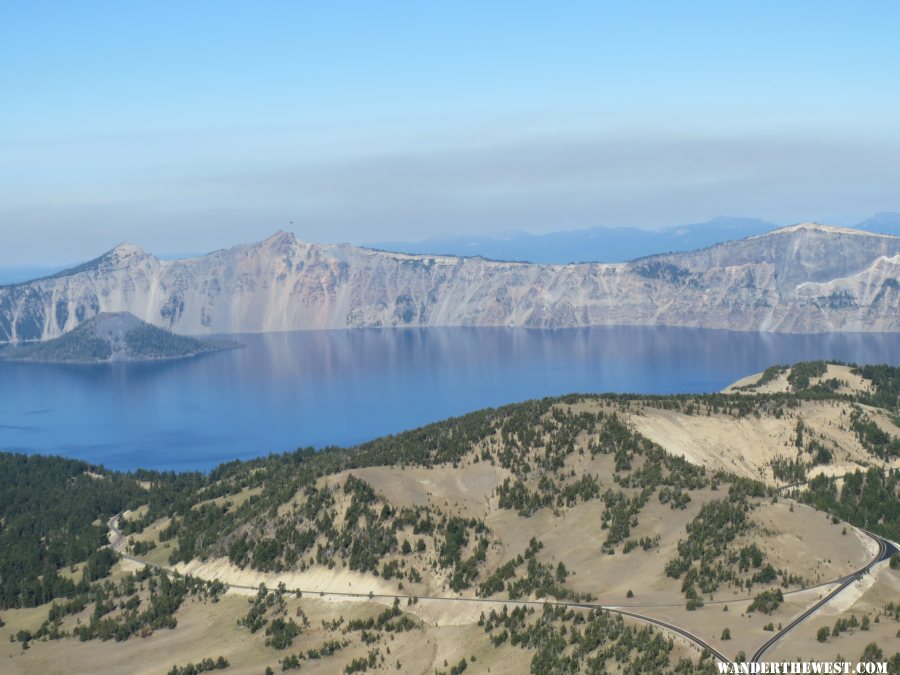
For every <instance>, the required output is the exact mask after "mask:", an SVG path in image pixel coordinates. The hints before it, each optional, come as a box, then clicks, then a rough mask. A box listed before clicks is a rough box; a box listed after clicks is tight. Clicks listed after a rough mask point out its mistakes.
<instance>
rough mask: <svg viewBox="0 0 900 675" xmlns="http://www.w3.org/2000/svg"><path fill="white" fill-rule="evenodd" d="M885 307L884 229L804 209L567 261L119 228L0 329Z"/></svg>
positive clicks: (765, 314) (752, 322)
mask: <svg viewBox="0 0 900 675" xmlns="http://www.w3.org/2000/svg"><path fill="white" fill-rule="evenodd" d="M898 310H900V237H894V236H890V235H884V234H873V233H870V232H864V231H861V230H854V229H847V228H836V227H828V226H825V225H818V224H814V223H804V224H800V225H794V226H791V227H785V228H781V229H778V230H774V231H772V232H768V233H766V234H762V235H757V236H753V237H749V238H746V239H741V240H738V241H732V242H726V243H723V244H716V245H714V246H710V247H707V248H702V249H699V250H696V251H690V252H683V253H671V254H665V255H657V256H651V257H646V258H641V259H638V260H635V261H632V262H627V263H583V264H569V265H539V264H533V263H515V262H497V261H491V260H485V259H484V258H463V257H457V256H441V255H408V254H403V253H389V252H384V251H376V250H372V249H366V248H360V247H356V246H351V245H349V244H334V245H333V244H327V245H324V244H313V243H308V242H301V241H298V240H297V239H296V238H295V237H294V235H292V234H290V233H285V232H279V233H277V234H276V235H274V236H272V237H270V238H268V239H266V240H265V241H263V242H260V243H258V244H247V245H241V246H235V247H234V248H231V249H228V250H223V251H217V252H214V253H210V254H209V255H206V256H203V257H199V258H190V259H184V260H159V259H158V258H156V257H154V256H152V255H150V254H148V253H145V252H144V251H142V250H140V249H139V248H137V247H135V246H131V245H127V244H123V245H121V246H118V247H116V248H115V249H113V250H111V251H109V252H108V253H106V254H104V255H103V256H101V257H99V258H97V259H95V260H92V261H90V262H87V263H85V264H83V265H79V266H77V267H75V268H72V269H70V270H66V271H63V272H59V273H57V274H54V275H52V276H49V277H46V278H43V279H37V280H34V281H30V282H26V283H21V284H15V285H10V286H4V287H0V342H3V341H6V342H19V341H29V340H47V339H50V338H55V337H58V336H59V335H62V334H63V333H66V332H68V331H70V330H72V329H73V328H75V327H76V326H78V325H80V324H81V323H83V322H84V321H87V320H88V319H91V318H92V317H95V316H97V315H98V314H101V313H103V312H130V313H131V314H134V315H135V316H137V317H138V318H139V319H141V320H143V321H146V322H148V323H150V324H153V325H156V326H159V327H162V328H166V329H170V330H173V331H175V332H178V333H182V334H188V335H200V334H216V333H240V332H265V331H282V330H301V329H334V328H351V327H363V326H378V327H380V326H384V327H388V326H526V327H532V328H566V327H573V326H592V325H650V326H653V325H669V326H692V327H701V328H723V329H731V330H744V331H773V332H798V333H816V332H833V331H898V330H900V311H898Z"/></svg>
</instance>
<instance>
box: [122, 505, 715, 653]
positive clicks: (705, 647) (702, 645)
mask: <svg viewBox="0 0 900 675" xmlns="http://www.w3.org/2000/svg"><path fill="white" fill-rule="evenodd" d="M120 516H121V514H117V515H115V516H113V517H112V518H110V519H109V520H108V521H107V525H108V527H109V529H110V531H111V532H112V533H113V535H114V537H113V541H112V542H111V546H112V548H113V549H116V550H117V551H118V549H117V548H116V547H117V544H118V543H119V542H120V541H121V540H122V537H123V536H124V535H123V533H122V531H121V530H120V529H119V527H118V521H119V517H120ZM118 553H119V555H120V556H121V557H123V558H125V559H126V560H131V561H132V562H135V563H138V564H140V565H148V566H150V567H153V568H156V569H158V570H161V571H164V572H171V571H173V570H172V569H171V568H169V567H167V566H165V565H160V564H158V563H152V562H148V561H146V560H141V559H140V558H137V557H135V556H133V555H129V554H127V553H123V552H121V551H118ZM225 587H226V588H237V589H241V590H249V591H256V590H258V589H259V586H246V585H242V584H225ZM286 591H287V592H288V593H300V594H303V595H309V596H316V595H319V596H324V595H328V596H332V597H339V598H366V599H375V598H379V599H385V600H410V599H413V598H415V599H418V600H432V601H438V602H469V603H475V604H481V605H487V606H502V605H507V606H510V605H511V606H519V605H526V606H533V607H543V606H544V605H552V606H554V607H570V608H573V609H589V610H590V609H602V610H606V611H607V612H611V613H613V614H620V615H622V616H627V617H630V618H633V619H637V620H638V621H643V622H644V623H649V624H652V625H654V626H656V627H658V628H662V629H664V630H667V631H670V632H672V633H675V634H676V635H678V636H680V637H683V638H685V639H687V640H688V641H689V642H692V643H693V644H694V645H696V646H697V647H699V649H700V651H701V652H703V651H707V652H709V653H710V654H712V655H713V657H715V658H716V659H718V660H719V661H723V662H729V661H730V660H731V659H729V658H728V657H727V656H725V655H724V654H723V653H722V652H720V651H719V650H717V649H716V648H715V647H713V646H712V645H710V644H709V643H707V642H704V641H703V639H702V638H699V637H697V636H696V635H694V634H693V633H691V632H690V631H688V630H685V629H684V628H680V627H679V626H676V625H674V624H671V623H668V622H667V621H662V620H661V619H654V618H652V617H649V616H644V615H642V614H637V613H635V612H629V611H628V610H625V609H622V608H619V607H615V606H606V605H599V604H594V603H589V602H563V601H556V600H553V601H550V600H547V601H544V600H491V599H486V598H451V597H446V596H436V595H394V594H390V593H387V594H385V593H349V592H341V591H314V590H304V589H301V588H288V589H286Z"/></svg>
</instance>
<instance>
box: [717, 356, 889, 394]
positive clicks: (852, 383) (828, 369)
mask: <svg viewBox="0 0 900 675" xmlns="http://www.w3.org/2000/svg"><path fill="white" fill-rule="evenodd" d="M852 370H853V369H852V368H851V367H850V366H838V365H834V364H831V363H829V364H828V365H826V366H825V374H824V375H822V376H820V377H813V378H811V379H810V384H811V385H816V384H819V383H821V382H824V381H825V380H830V379H835V378H836V379H838V380H841V381H842V382H844V383H845V384H844V385H843V386H842V387H841V388H840V389H838V390H837V393H839V394H851V393H858V392H868V391H871V390H872V383H871V382H869V381H868V380H866V379H865V378H863V377H861V376H860V375H858V374H856V373H854V372H852ZM789 374H790V369H787V370H785V371H784V372H783V373H779V374H778V376H776V377H775V378H774V379H772V380H770V381H769V382H766V383H765V384H763V385H759V386H757V385H756V383H757V382H759V380H760V379H761V378H762V376H763V373H754V374H753V375H748V376H747V377H742V378H741V379H740V380H738V381H737V382H733V383H731V384H730V385H728V386H727V387H725V388H724V389H723V390H722V393H723V394H735V393H749V394H775V393H783V392H789V391H791V385H790V383H789V382H788V379H787V378H788V375H789Z"/></svg>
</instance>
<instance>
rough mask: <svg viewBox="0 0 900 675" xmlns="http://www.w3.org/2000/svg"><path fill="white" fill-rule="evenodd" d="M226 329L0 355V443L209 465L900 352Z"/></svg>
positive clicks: (622, 331)
mask: <svg viewBox="0 0 900 675" xmlns="http://www.w3.org/2000/svg"><path fill="white" fill-rule="evenodd" d="M238 339H239V340H240V341H241V342H243V343H244V344H245V345H246V347H245V348H243V349H236V350H230V351H226V352H220V353H216V354H209V355H205V356H202V357H198V358H196V359H192V360H186V361H170V362H163V363H150V364H113V365H103V366H60V365H42V364H16V363H0V448H3V449H20V450H24V451H28V452H52V453H60V454H67V455H71V456H77V457H83V458H85V459H89V460H91V461H94V462H102V463H105V464H106V465H108V466H111V467H116V468H134V467H137V466H146V467H154V468H176V469H184V468H200V469H208V468H210V467H212V466H214V465H215V464H217V463H219V462H221V461H226V460H229V459H233V458H235V457H244V458H245V457H250V456H254V455H258V454H262V453H267V452H270V451H283V450H289V449H292V448H294V447H297V446H305V445H314V446H318V447H321V446H323V445H328V444H351V443H355V442H359V441H362V440H366V439H368V438H372V437H374V436H378V435H381V434H385V433H393V432H397V431H400V430H403V429H407V428H411V427H414V426H418V425H420V424H424V423H427V422H430V421H434V420H438V419H442V418H444V417H447V416H450V415H458V414H461V413H464V412H467V411H470V410H474V409H477V408H480V407H485V406H495V405H501V404H504V403H509V402H513V401H520V400H524V399H528V398H536V397H543V396H549V395H557V394H564V393H569V392H607V391H617V392H622V391H632V392H644V393H671V392H682V391H683V392H702V391H715V390H718V389H721V388H722V387H723V386H725V385H726V384H728V383H729V382H732V381H733V380H735V379H738V378H739V377H742V376H744V375H746V374H748V373H751V372H756V371H759V370H762V369H763V368H765V367H767V366H769V365H771V364H773V363H790V362H794V361H798V360H804V359H814V358H829V359H838V360H843V361H854V362H858V363H874V362H887V363H893V364H897V363H898V360H900V351H898V347H900V336H896V335H883V334H854V335H848V334H834V335H769V334H757V333H732V332H727V331H711V330H697V329H681V328H639V327H603V328H584V329H573V330H562V331H536V330H527V329H503V328H431V329H411V330H376V329H361V330H352V331H320V332H296V333H274V334H266V335H242V336H239V338H238Z"/></svg>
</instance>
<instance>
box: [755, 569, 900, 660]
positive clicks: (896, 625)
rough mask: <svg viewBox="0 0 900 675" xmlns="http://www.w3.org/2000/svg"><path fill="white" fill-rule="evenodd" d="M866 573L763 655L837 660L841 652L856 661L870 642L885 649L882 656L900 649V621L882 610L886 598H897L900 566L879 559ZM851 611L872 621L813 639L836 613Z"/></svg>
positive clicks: (899, 595)
mask: <svg viewBox="0 0 900 675" xmlns="http://www.w3.org/2000/svg"><path fill="white" fill-rule="evenodd" d="M869 577H870V578H868V579H863V580H861V581H858V582H856V583H855V584H854V586H855V587H857V588H854V587H851V588H849V589H847V591H845V593H842V594H841V595H840V596H838V597H837V598H835V600H833V601H832V602H829V603H828V605H826V606H824V607H823V608H822V609H821V610H820V611H818V612H816V614H814V615H813V616H812V617H810V618H809V619H808V620H807V621H805V622H804V623H802V624H801V625H800V626H798V627H797V628H796V629H795V630H794V631H793V632H792V633H790V635H788V636H787V637H786V638H785V639H784V640H782V641H781V642H779V643H778V644H777V645H776V646H775V647H773V648H772V650H771V651H770V652H768V653H767V654H766V658H769V659H771V660H783V659H794V658H796V657H797V656H798V655H803V654H815V655H816V658H818V659H821V660H824V661H828V660H836V658H837V656H838V655H839V654H840V655H841V656H844V657H846V660H848V661H857V660H858V657H859V655H860V654H862V651H863V649H865V647H866V645H867V644H869V643H870V642H876V643H878V645H879V646H880V647H881V648H882V649H883V650H884V654H885V658H890V657H891V656H893V655H894V654H895V653H896V652H898V651H900V622H897V621H894V620H893V619H892V618H891V617H887V616H885V615H883V614H882V610H883V608H884V606H885V605H886V604H887V603H888V602H890V601H893V602H894V603H895V604H896V603H897V602H900V570H892V569H890V567H889V566H888V565H887V563H882V564H879V565H878V566H876V567H875V568H874V569H873V571H872V572H871V573H870V575H869ZM845 596H846V597H845ZM848 599H849V604H848V602H847V600H848ZM880 614H881V616H879V615H880ZM851 615H856V617H857V619H858V620H859V621H862V618H863V616H866V615H868V616H869V620H870V622H871V623H870V628H869V630H868V631H863V630H860V629H859V628H857V629H855V630H853V631H852V632H846V633H841V635H839V636H838V637H829V638H828V640H827V641H826V642H824V643H823V642H819V641H818V640H817V639H816V633H817V631H818V630H819V628H821V627H822V626H828V627H829V628H831V627H833V626H834V623H835V621H836V620H837V619H838V618H839V617H843V618H849V617H850V616H851ZM876 616H879V621H878V623H875V617H876Z"/></svg>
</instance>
